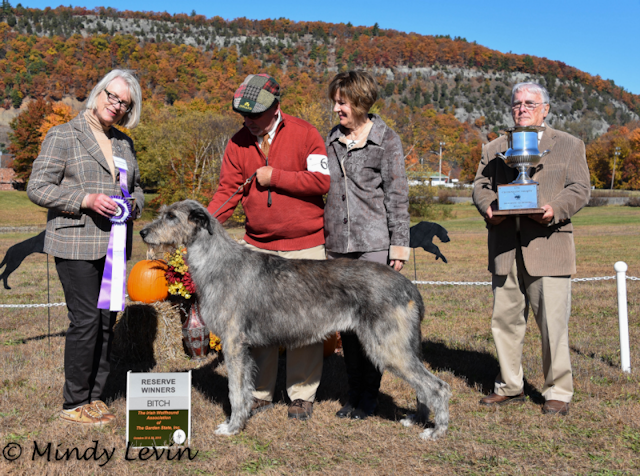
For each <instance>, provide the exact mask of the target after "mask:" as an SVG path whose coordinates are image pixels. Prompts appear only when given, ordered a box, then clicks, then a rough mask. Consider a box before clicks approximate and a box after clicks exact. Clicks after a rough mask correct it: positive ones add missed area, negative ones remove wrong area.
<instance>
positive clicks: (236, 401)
mask: <svg viewBox="0 0 640 476" xmlns="http://www.w3.org/2000/svg"><path fill="white" fill-rule="evenodd" d="M223 346H224V347H223V348H224V351H225V362H226V365H227V374H228V376H229V401H230V402H231V417H230V418H229V420H227V421H226V422H224V423H222V424H220V425H218V428H217V430H216V434H217V435H235V434H237V433H238V432H240V431H241V430H242V429H243V428H244V425H245V423H246V422H247V420H248V419H249V414H250V411H251V403H252V391H253V368H254V363H253V360H252V359H251V356H250V355H249V349H248V348H247V347H246V346H242V345H239V346H237V347H236V348H233V347H232V346H230V345H228V344H227V342H224V343H223Z"/></svg>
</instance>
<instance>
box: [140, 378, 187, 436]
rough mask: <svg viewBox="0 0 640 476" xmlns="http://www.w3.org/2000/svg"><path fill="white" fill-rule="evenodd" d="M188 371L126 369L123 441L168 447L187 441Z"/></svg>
mask: <svg viewBox="0 0 640 476" xmlns="http://www.w3.org/2000/svg"><path fill="white" fill-rule="evenodd" d="M190 416H191V372H190V371H189V372H175V373H138V372H131V371H129V372H127V443H128V444H129V445H130V446H131V447H153V446H155V447H168V446H170V445H171V444H176V445H183V444H185V443H186V444H187V445H188V444H189V443H190V441H191V418H190Z"/></svg>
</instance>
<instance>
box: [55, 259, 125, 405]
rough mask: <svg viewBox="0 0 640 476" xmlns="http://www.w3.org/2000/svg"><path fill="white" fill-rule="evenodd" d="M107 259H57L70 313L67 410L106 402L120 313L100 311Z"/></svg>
mask: <svg viewBox="0 0 640 476" xmlns="http://www.w3.org/2000/svg"><path fill="white" fill-rule="evenodd" d="M104 263H105V258H102V259H99V260H95V261H83V260H68V259H62V258H56V269H57V271H58V276H59V277H60V282H61V283H62V288H63V290H64V297H65V300H66V303H67V309H68V310H69V329H68V330H67V336H66V341H65V348H64V375H65V383H64V389H63V396H64V404H63V408H64V409H67V410H69V409H72V408H76V407H78V406H80V405H84V404H86V403H91V402H92V401H94V400H97V399H102V393H103V391H104V387H105V384H106V382H107V377H108V376H109V371H110V360H111V340H112V337H113V325H114V324H115V321H116V315H117V313H116V312H111V311H109V310H106V309H98V296H99V294H100V283H101V282H102V273H103V271H104Z"/></svg>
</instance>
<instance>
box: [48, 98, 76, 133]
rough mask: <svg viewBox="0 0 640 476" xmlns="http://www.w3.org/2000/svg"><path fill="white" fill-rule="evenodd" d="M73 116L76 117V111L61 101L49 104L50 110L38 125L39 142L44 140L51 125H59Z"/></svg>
mask: <svg viewBox="0 0 640 476" xmlns="http://www.w3.org/2000/svg"><path fill="white" fill-rule="evenodd" d="M74 117H76V113H74V112H73V109H71V106H68V105H67V104H64V103H62V102H56V103H53V104H52V105H51V112H50V113H49V114H47V116H46V117H45V118H44V120H43V121H42V124H41V125H40V140H41V143H42V142H44V138H45V137H46V135H47V132H49V129H51V128H52V127H53V126H59V125H60V124H64V123H66V122H69V121H70V120H71V119H73V118H74Z"/></svg>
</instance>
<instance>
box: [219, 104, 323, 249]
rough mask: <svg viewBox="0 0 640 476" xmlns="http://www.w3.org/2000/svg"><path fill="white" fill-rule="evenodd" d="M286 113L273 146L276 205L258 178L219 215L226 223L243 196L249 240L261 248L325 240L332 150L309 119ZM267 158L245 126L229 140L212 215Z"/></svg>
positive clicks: (308, 245) (295, 246)
mask: <svg viewBox="0 0 640 476" xmlns="http://www.w3.org/2000/svg"><path fill="white" fill-rule="evenodd" d="M281 114H282V121H281V122H280V124H279V125H278V128H277V130H276V134H275V137H274V138H273V140H272V142H271V146H270V148H269V165H270V166H271V167H273V173H272V175H271V186H270V188H271V207H267V190H268V189H267V188H266V187H262V186H260V185H259V184H258V182H257V180H256V179H255V178H254V179H253V180H252V181H251V183H250V184H249V185H248V186H246V187H245V188H244V191H243V192H241V193H238V194H237V195H235V196H234V197H233V198H232V199H231V200H229V202H228V203H227V204H226V205H225V206H224V207H222V209H220V211H219V212H218V216H217V217H216V218H217V219H218V221H220V223H224V222H225V221H226V220H227V218H229V217H230V216H231V215H232V214H233V210H234V209H235V208H236V205H237V204H238V201H240V199H242V207H243V208H244V212H245V214H246V216H247V223H246V234H245V236H244V240H245V241H246V242H247V243H250V244H252V245H254V246H256V247H258V248H262V249H265V250H276V251H293V250H303V249H307V248H313V247H314V246H318V245H322V244H324V231H323V226H324V203H323V201H322V195H324V194H325V193H327V192H328V191H329V185H330V183H331V180H330V178H329V170H328V168H327V167H326V165H327V159H326V156H327V151H326V148H325V145H324V141H323V140H322V137H321V136H320V134H319V133H318V131H317V130H316V129H315V128H314V127H313V126H312V125H311V124H309V123H308V122H305V121H303V120H301V119H298V118H296V117H293V116H289V115H287V114H284V113H281ZM264 165H266V158H265V156H264V154H263V153H262V150H260V147H259V146H258V141H257V138H256V136H254V135H253V134H251V132H249V130H248V129H247V128H246V127H243V128H242V129H240V131H239V132H237V133H236V134H235V135H234V136H233V137H232V138H231V140H230V141H229V143H228V144H227V148H226V150H225V153H224V159H223V161H222V168H221V171H220V184H219V186H218V190H217V191H216V193H215V194H214V196H213V200H211V203H209V207H208V210H209V213H211V214H213V213H215V212H216V210H218V208H219V207H220V206H221V205H222V204H223V203H224V202H225V200H227V199H228V198H229V197H230V196H231V195H232V194H233V192H235V191H236V190H237V189H238V187H239V186H240V185H241V184H242V183H243V182H244V181H245V180H246V179H247V178H249V177H250V176H251V175H252V174H253V173H254V172H255V171H256V170H257V169H258V168H260V167H262V166H264Z"/></svg>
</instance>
